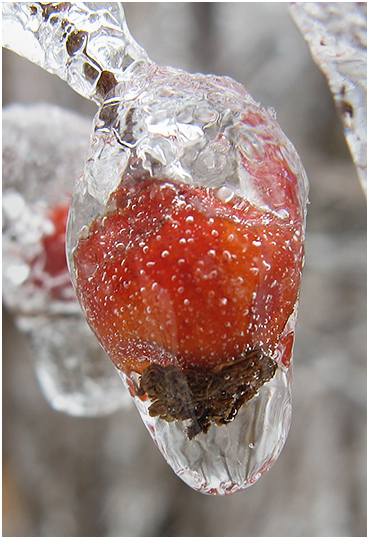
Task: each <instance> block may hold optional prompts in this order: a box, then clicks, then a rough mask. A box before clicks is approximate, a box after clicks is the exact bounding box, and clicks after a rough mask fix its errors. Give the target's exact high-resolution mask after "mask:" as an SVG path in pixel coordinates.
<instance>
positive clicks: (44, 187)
mask: <svg viewBox="0 0 369 539" xmlns="http://www.w3.org/2000/svg"><path fill="white" fill-rule="evenodd" d="M71 125H73V127H74V128H73V131H72V132H71V133H69V131H70V126H71ZM87 129H88V127H87ZM87 133H88V131H87ZM85 137H86V120H84V119H83V118H80V117H79V116H78V115H75V114H72V113H70V112H68V111H65V110H62V109H59V108H58V107H51V106H46V105H36V106H33V107H30V106H28V107H27V106H20V105H19V106H12V107H9V108H8V109H5V110H4V111H3V197H2V211H3V235H2V241H3V299H4V303H5V305H6V307H7V308H8V309H9V311H10V312H12V313H13V315H14V317H15V322H16V324H17V326H18V328H19V329H20V330H21V331H22V332H23V333H24V334H25V335H26V336H27V338H28V339H29V342H30V344H31V346H32V349H33V355H34V361H35V369H36V374H37V377H38V379H39V382H40V386H41V388H42V391H43V393H44V395H45V396H46V398H47V399H48V401H49V402H50V404H51V406H53V407H54V408H55V409H57V410H60V411H63V412H67V413H69V414H72V415H79V416H95V415H104V414H108V413H111V412H113V411H115V410H117V409H119V408H121V407H123V406H126V405H127V404H128V403H129V400H130V398H129V396H128V393H127V392H126V391H125V390H124V388H122V384H121V383H120V381H119V378H118V377H117V376H116V373H115V370H114V368H113V367H112V365H111V364H110V362H109V361H108V358H107V356H106V354H105V352H104V351H103V350H102V348H101V347H100V345H99V344H98V342H97V341H96V340H95V338H94V337H93V335H92V333H91V330H90V329H89V327H88V325H87V323H86V321H85V319H84V317H83V315H82V313H81V310H80V307H79V305H78V302H77V300H76V297H75V293H74V290H73V287H72V285H71V281H70V277H69V273H68V270H67V267H66V266H65V269H64V270H63V271H60V272H58V273H57V274H56V275H51V274H50V273H48V272H47V271H45V251H44V247H43V243H42V240H43V238H44V237H45V235H46V236H47V235H48V234H50V233H52V232H53V228H54V225H53V223H52V221H50V219H49V217H48V210H49V209H50V208H51V207H55V206H56V205H60V204H67V205H69V203H70V197H71V193H72V191H73V184H74V178H75V176H76V175H77V173H78V167H79V166H80V165H81V162H80V160H81V156H83V155H84V152H85V146H86V141H85ZM50 160H52V163H50ZM82 160H83V158H82ZM82 162H83V161H82ZM48 163H50V166H48Z"/></svg>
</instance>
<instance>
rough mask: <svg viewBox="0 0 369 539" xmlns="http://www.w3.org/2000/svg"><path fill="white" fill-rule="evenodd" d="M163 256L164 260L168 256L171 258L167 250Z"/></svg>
mask: <svg viewBox="0 0 369 539" xmlns="http://www.w3.org/2000/svg"><path fill="white" fill-rule="evenodd" d="M161 256H162V257H163V258H167V256H169V251H167V250H165V251H162V253H161Z"/></svg>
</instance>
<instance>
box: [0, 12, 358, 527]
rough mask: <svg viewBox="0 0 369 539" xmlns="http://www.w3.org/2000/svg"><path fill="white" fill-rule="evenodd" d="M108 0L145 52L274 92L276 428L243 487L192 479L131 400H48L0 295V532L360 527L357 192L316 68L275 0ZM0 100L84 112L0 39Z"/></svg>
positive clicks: (260, 92) (84, 106)
mask: <svg viewBox="0 0 369 539" xmlns="http://www.w3.org/2000/svg"><path fill="white" fill-rule="evenodd" d="M124 7H125V10H126V16H127V22H128V26H129V28H130V30H131V33H132V35H133V36H134V37H135V39H136V40H137V41H138V42H139V43H140V44H141V45H142V46H143V47H144V48H145V49H146V51H147V52H148V54H149V56H150V58H151V59H152V60H154V61H156V62H157V63H160V64H167V65H172V66H175V67H180V68H183V69H186V70H188V71H191V72H194V71H201V72H205V73H208V72H212V73H216V74H219V75H229V76H231V77H233V78H235V79H236V80H238V81H239V82H241V83H243V84H244V85H245V86H246V88H247V89H248V91H249V92H250V93H251V94H252V95H253V97H254V98H255V99H256V100H258V101H260V102H261V103H262V104H263V105H264V106H272V107H274V108H275V110H276V112H277V118H278V120H279V123H280V124H281V126H282V128H283V130H284V131H285V133H286V134H287V136H288V137H289V138H290V139H291V140H292V142H293V143H294V145H295V146H296V148H297V150H298V152H299V154H300V156H301V158H302V161H303V163H304V165H305V168H306V170H307V174H308V176H309V179H310V184H311V192H310V201H311V204H310V207H309V215H308V226H307V242H306V266H305V272H304V278H303V285H302V291H301V302H300V312H299V321H298V328H297V334H296V345H295V353H294V361H295V368H294V391H293V405H294V413H293V421H292V428H291V431H290V435H289V438H288V440H287V443H286V446H285V448H284V450H283V452H282V454H281V456H280V458H279V459H278V461H277V462H276V464H275V465H274V467H273V468H272V469H271V470H270V471H269V472H268V473H267V474H266V475H265V476H264V477H263V478H262V479H261V480H260V481H259V482H258V483H256V484H255V485H254V486H253V487H252V488H250V489H248V490H246V491H244V492H241V493H238V494H235V495H233V496H230V497H219V498H215V497H208V496H204V495H201V494H198V493H197V492H194V491H192V490H191V489H190V488H189V487H187V486H186V485H185V484H184V483H182V481H181V480H180V479H178V478H177V477H176V476H175V475H174V474H173V472H172V471H171V469H170V468H169V467H168V466H167V465H166V463H165V462H164V459H163V457H162V456H161V454H160V453H159V451H158V450H157V448H156V447H155V446H154V444H153V443H152V441H151V439H150V437H149V434H148V433H147V432H146V430H145V427H144V426H143V424H142V423H141V420H140V419H139V416H138V413H137V412H136V411H135V409H133V408H132V409H131V410H127V411H121V412H117V413H115V414H113V415H112V416H110V417H107V418H96V419H80V418H73V417H69V416H66V415H63V414H61V413H58V412H55V411H53V410H52V409H50V407H49V406H48V404H47V403H46V401H45V399H44V398H43V396H42V394H41V392H40V389H39V387H38V383H37V380H36V378H35V374H34V371H33V367H32V352H31V350H30V349H29V346H28V343H27V342H26V341H25V339H24V338H23V337H22V335H20V334H19V332H18V331H17V330H16V328H15V326H14V323H13V320H12V317H11V315H10V314H9V313H8V312H7V311H6V310H4V314H3V536H21V537H28V536H81V537H93V536H99V537H100V536H102V537H104V536H105V537H107V536H109V537H110V536H118V537H119V536H162V537H163V536H222V537H229V536H230V537H232V536H315V537H319V536H366V201H365V197H364V195H363V192H362V191H361V187H360V185H359V181H358V179H357V176H356V171H355V168H354V166H353V164H352V162H351V159H350V155H349V152H348V150H347V146H346V142H345V140H344V137H343V132H342V127H341V124H340V121H339V119H338V117H337V114H336V111H335V108H334V104H333V100H332V97H331V95H330V93H329V90H328V87H327V83H326V81H325V79H324V77H323V75H322V74H321V72H320V71H319V69H318V67H317V66H316V65H315V64H314V63H313V61H312V59H311V56H310V53H309V50H308V47H307V45H306V44H305V42H304V40H303V38H302V36H301V34H300V33H299V31H298V30H297V28H296V27H295V25H294V23H293V21H292V19H291V17H290V15H289V13H288V5H287V4H286V3H283V2H281V3H279V2H277V3H268V2H267V3H262V2H252V3H251V2H247V3H233V2H220V3H212V2H207V3H197V2H195V3H187V2H186V3H181V2H178V3H177V2H175V3H174V2H168V3H164V2H161V3H146V2H143V3H140V2H131V3H125V4H124ZM13 102H19V103H27V104H28V103H30V104H31V103H36V102H48V103H54V104H57V105H59V106H62V107H65V108H68V109H71V110H75V111H78V112H79V113H81V114H83V115H85V116H86V117H87V118H90V119H91V121H92V117H93V115H94V113H95V111H96V107H95V105H94V104H93V103H90V102H87V101H86V100H84V99H83V98H81V97H79V96H78V95H77V94H75V93H74V92H73V91H72V90H70V89H69V87H68V86H67V84H66V83H64V82H62V81H60V80H58V79H57V78H56V77H55V76H51V75H49V74H47V73H46V72H43V71H42V70H41V69H39V68H37V67H35V66H33V65H31V64H30V63H29V62H27V61H26V60H24V59H22V58H19V57H17V56H16V55H14V54H13V53H11V52H9V51H4V52H3V106H4V107H5V106H7V105H8V104H10V103H13ZM86 143H87V142H86ZM82 165H83V161H82V162H81V168H82Z"/></svg>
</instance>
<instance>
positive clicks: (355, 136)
mask: <svg viewBox="0 0 369 539" xmlns="http://www.w3.org/2000/svg"><path fill="white" fill-rule="evenodd" d="M290 12H291V14H292V17H293V18H294V20H295V22H296V24H297V26H298V27H299V29H300V30H301V32H302V34H303V36H304V38H305V39H306V41H307V42H308V44H309V47H310V51H311V54H312V56H313V59H314V60H315V62H316V63H317V64H318V66H319V67H320V69H321V70H322V71H323V73H324V74H325V76H326V77H327V79H328V83H329V86H330V89H331V91H332V93H333V96H334V99H335V102H336V105H337V109H338V112H339V114H340V116H341V118H342V121H343V124H344V127H345V136H346V140H347V144H348V146H349V149H350V152H351V155H352V158H353V161H354V163H355V166H356V169H357V172H358V176H359V179H360V182H361V184H362V186H363V189H364V191H365V192H366V189H367V35H366V34H367V7H366V3H365V2H296V3H295V2H292V3H291V5H290Z"/></svg>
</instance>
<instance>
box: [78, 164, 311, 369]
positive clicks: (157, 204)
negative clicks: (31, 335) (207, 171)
mask: <svg viewBox="0 0 369 539" xmlns="http://www.w3.org/2000/svg"><path fill="white" fill-rule="evenodd" d="M275 162H276V161H275ZM273 166H274V164H273ZM267 172H268V171H267V170H266V173H267ZM289 173H290V171H289ZM278 174H280V178H281V181H283V182H285V183H288V182H291V181H292V180H295V181H296V178H294V177H292V180H291V178H288V177H287V173H286V174H285V173H280V171H279V172H278ZM290 174H292V173H290ZM265 193H267V194H268V191H267V190H265ZM293 193H294V192H293V187H292V186H291V189H290V190H288V189H287V190H285V191H284V196H285V197H286V198H287V200H285V201H284V207H287V209H288V211H289V212H290V216H289V217H286V216H284V217H281V216H280V215H278V214H277V213H274V212H272V211H267V210H263V209H260V208H258V207H256V206H253V205H251V204H250V203H249V202H247V201H245V200H244V199H241V198H239V197H237V196H234V197H233V198H232V200H231V201H230V202H228V203H226V202H223V201H221V200H220V199H219V198H218V197H217V196H216V193H215V192H213V191H212V190H207V189H206V188H204V187H191V186H188V185H185V184H178V183H174V182H170V181H166V180H164V179H162V180H160V179H155V178H149V179H143V178H141V179H140V178H137V177H136V178H125V179H124V180H123V181H122V184H121V186H120V187H119V188H118V189H117V191H116V192H115V193H114V194H113V196H112V197H111V200H110V205H109V210H108V212H107V213H106V215H105V216H103V217H99V218H97V219H96V220H95V221H94V222H93V224H92V225H91V227H90V231H89V234H88V236H87V237H86V238H83V239H80V240H79V243H78V245H77V248H76V250H75V254H74V261H75V267H76V283H77V295H78V297H79V299H80V302H81V304H82V306H83V308H84V310H85V313H86V316H87V319H88V321H89V323H90V325H91V327H92V329H93V331H94V332H95V334H96V336H97V337H98V339H99V341H100V342H101V344H102V345H103V347H104V348H105V350H106V351H107V353H108V355H109V356H110V357H111V359H112V360H113V361H114V363H115V364H116V365H117V366H118V367H119V368H121V369H122V370H124V371H125V372H127V373H129V372H130V371H135V372H137V373H139V374H142V372H143V370H144V369H145V368H146V367H148V366H149V365H150V364H154V363H155V364H157V365H162V366H167V365H176V366H178V367H179V368H181V369H188V368H199V369H201V370H202V371H204V370H210V369H213V370H214V369H218V368H221V366H224V365H226V364H232V362H236V361H237V358H239V357H240V356H241V355H242V354H245V353H247V352H249V351H252V350H255V349H259V350H262V351H263V353H265V354H266V355H268V356H269V357H272V356H273V354H274V352H275V349H276V346H277V344H278V339H279V338H280V335H281V333H282V331H283V329H284V327H285V325H286V322H287V320H288V318H289V317H290V315H291V313H292V311H293V309H294V306H295V303H296V300H297V296H298V290H299V284H300V277H301V268H302V258H303V243H302V236H303V229H302V222H301V218H300V219H299V218H298V216H297V211H296V210H295V204H296V201H295V199H294V196H293ZM288 197H290V199H288ZM291 217H292V218H291Z"/></svg>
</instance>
